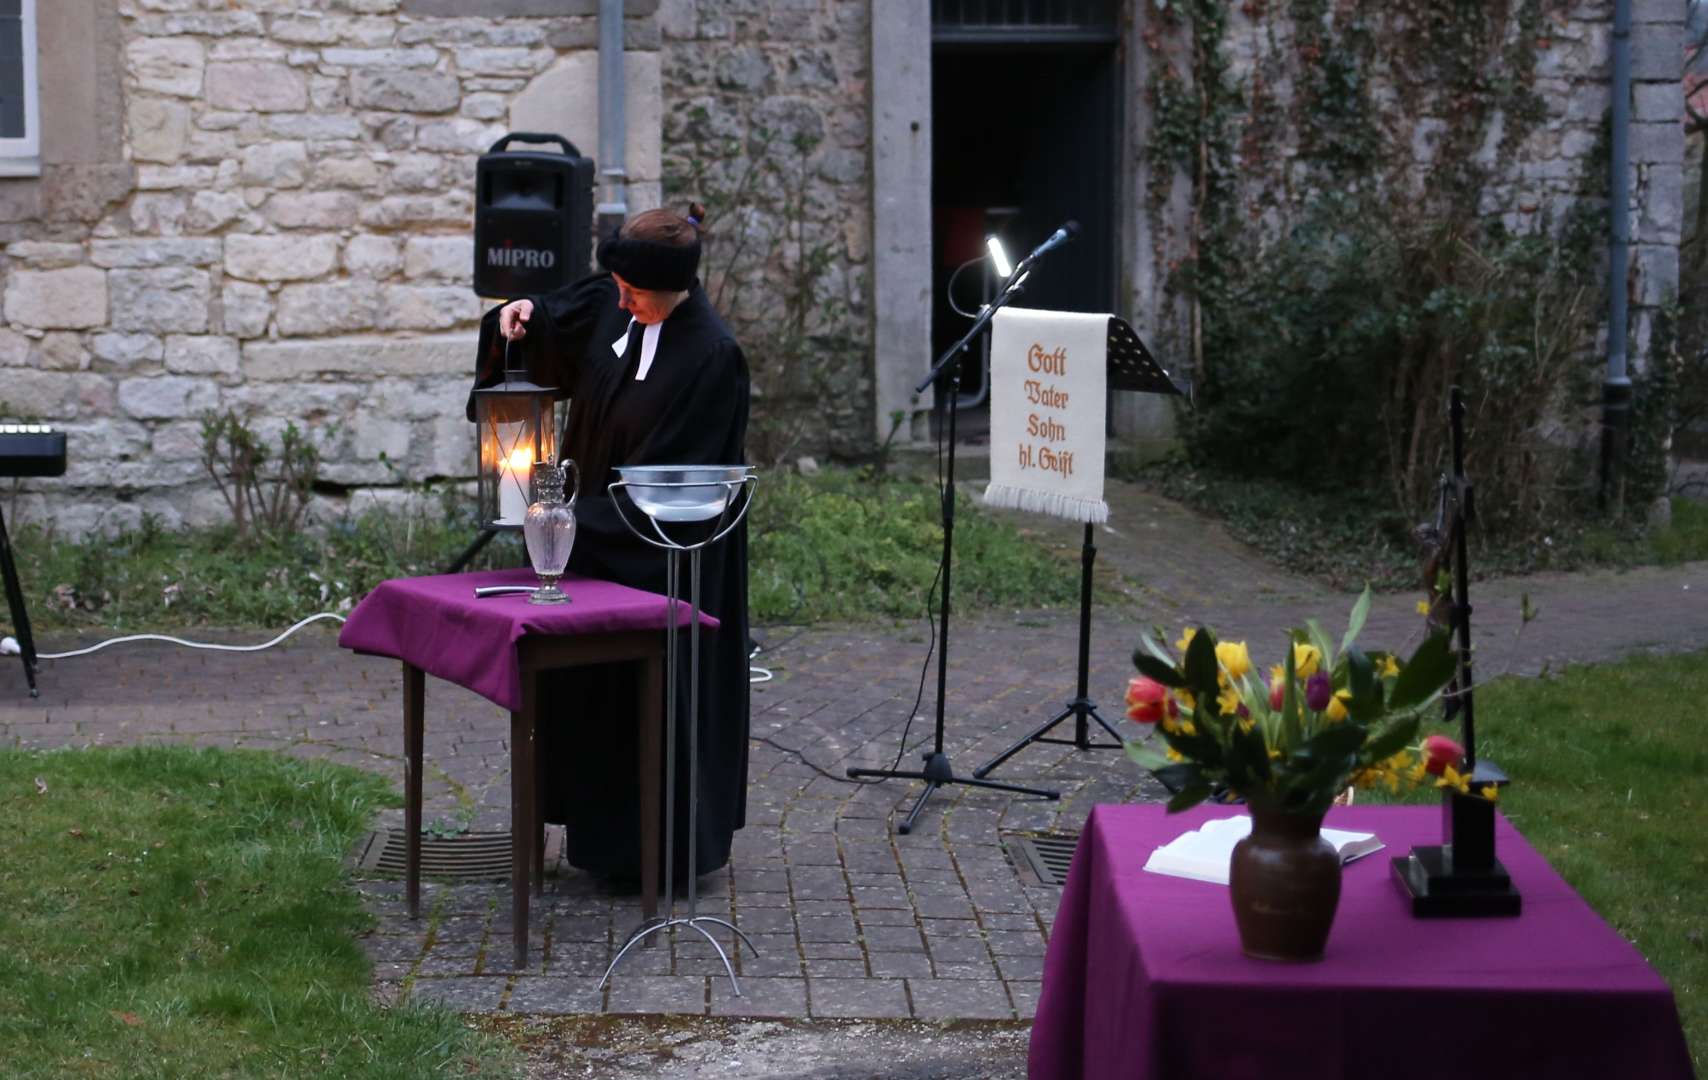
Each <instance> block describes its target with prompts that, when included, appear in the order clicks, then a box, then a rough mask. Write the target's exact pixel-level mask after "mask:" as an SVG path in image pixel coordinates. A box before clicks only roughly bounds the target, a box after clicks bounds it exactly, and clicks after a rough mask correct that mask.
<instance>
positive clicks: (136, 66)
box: [125, 37, 206, 98]
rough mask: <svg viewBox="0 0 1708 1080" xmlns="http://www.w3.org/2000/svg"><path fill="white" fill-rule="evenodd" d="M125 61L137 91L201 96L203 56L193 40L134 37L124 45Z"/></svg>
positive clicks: (199, 46) (200, 47)
mask: <svg viewBox="0 0 1708 1080" xmlns="http://www.w3.org/2000/svg"><path fill="white" fill-rule="evenodd" d="M125 60H126V61H127V63H128V64H129V67H130V74H131V78H132V79H133V80H134V81H135V83H136V87H137V89H139V90H147V91H149V92H150V93H154V94H169V95H171V96H173V97H184V98H199V97H201V96H202V68H203V66H204V63H205V60H206V56H205V53H204V51H203V49H202V43H201V42H200V41H197V40H196V39H195V38H146V37H145V38H135V39H133V40H132V41H131V43H130V44H129V45H127V46H125Z"/></svg>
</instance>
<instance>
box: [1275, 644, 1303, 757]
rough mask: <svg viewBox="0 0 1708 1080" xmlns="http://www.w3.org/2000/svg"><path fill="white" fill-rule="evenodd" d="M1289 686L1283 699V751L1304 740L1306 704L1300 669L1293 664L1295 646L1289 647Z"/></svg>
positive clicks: (1287, 677)
mask: <svg viewBox="0 0 1708 1080" xmlns="http://www.w3.org/2000/svg"><path fill="white" fill-rule="evenodd" d="M1284 675H1285V677H1286V679H1287V686H1286V688H1285V690H1284V691H1283V696H1282V698H1281V740H1282V743H1283V747H1282V749H1284V750H1285V749H1290V748H1297V747H1298V745H1299V743H1300V742H1301V741H1302V740H1303V738H1304V734H1305V730H1304V720H1303V719H1302V714H1301V712H1300V710H1301V708H1302V707H1303V705H1304V702H1302V701H1300V700H1299V677H1298V668H1297V667H1296V666H1295V664H1294V662H1293V646H1292V643H1291V642H1289V643H1288V645H1287V660H1286V671H1285V672H1284Z"/></svg>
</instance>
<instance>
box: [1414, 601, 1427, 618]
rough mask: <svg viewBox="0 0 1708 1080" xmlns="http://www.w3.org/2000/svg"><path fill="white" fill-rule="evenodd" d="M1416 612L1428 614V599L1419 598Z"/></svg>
mask: <svg viewBox="0 0 1708 1080" xmlns="http://www.w3.org/2000/svg"><path fill="white" fill-rule="evenodd" d="M1417 613H1418V614H1419V615H1428V614H1429V601H1428V600H1419V601H1418V602H1417Z"/></svg>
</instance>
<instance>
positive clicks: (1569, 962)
mask: <svg viewBox="0 0 1708 1080" xmlns="http://www.w3.org/2000/svg"><path fill="white" fill-rule="evenodd" d="M1239 812H1240V811H1239V809H1238V808H1236V807H1226V806H1214V807H1211V806H1199V807H1196V808H1194V809H1192V810H1189V811H1186V812H1184V813H1180V814H1175V815H1168V814H1166V813H1165V812H1164V811H1163V808H1162V807H1160V806H1098V807H1095V808H1093V810H1092V813H1091V817H1090V820H1089V821H1088V822H1087V824H1086V829H1085V831H1084V833H1082V834H1081V836H1080V840H1079V847H1078V850H1077V851H1076V852H1075V854H1074V860H1073V867H1072V870H1071V871H1070V872H1069V874H1068V881H1067V886H1066V887H1065V889H1064V890H1063V893H1062V902H1061V908H1060V909H1059V911H1058V913H1057V915H1056V922H1055V928H1054V931H1053V932H1052V933H1051V936H1050V946H1049V952H1048V955H1047V957H1046V960H1045V964H1044V985H1043V990H1042V995H1041V997H1040V999H1039V1002H1038V1012H1037V1017H1036V1019H1035V1020H1034V1022H1033V1026H1032V1044H1031V1056H1030V1068H1029V1071H1028V1076H1029V1078H1030V1080H1063V1078H1068V1077H1121V1078H1123V1080H1142V1078H1148V1077H1156V1078H1163V1077H1217V1078H1225V1080H1240V1078H1244V1077H1252V1078H1257V1077H1261V1078H1263V1080H1283V1078H1288V1077H1298V1078H1310V1080H1324V1078H1330V1077H1345V1078H1362V1077H1383V1078H1384V1080H1387V1078H1397V1077H1427V1078H1429V1080H1441V1078H1443V1077H1471V1076H1491V1077H1500V1078H1502V1080H1512V1078H1516V1077H1535V1076H1550V1077H1552V1076H1565V1077H1584V1076H1632V1077H1637V1076H1641V1077H1645V1078H1649V1080H1667V1078H1675V1077H1689V1076H1691V1075H1692V1068H1691V1064H1690V1056H1689V1052H1688V1050H1687V1048H1686V1045H1685V1040H1684V1033H1683V1030H1682V1029H1681V1027H1680V1025H1679V1020H1678V1011H1677V1008H1676V1006H1675V1005H1674V1002H1673V997H1672V992H1671V990H1669V989H1668V988H1667V985H1666V983H1665V982H1664V981H1662V980H1661V978H1660V976H1658V975H1657V974H1655V972H1654V970H1653V969H1651V968H1650V967H1649V965H1648V963H1647V962H1646V961H1645V960H1644V959H1643V957H1642V956H1641V955H1640V954H1639V953H1638V952H1637V950H1636V949H1635V948H1633V947H1632V946H1631V944H1630V943H1629V942H1627V941H1626V940H1625V939H1624V938H1622V937H1620V936H1619V935H1618V934H1617V933H1616V932H1615V931H1614V930H1613V929H1612V928H1611V927H1609V926H1608V925H1607V924H1606V923H1604V922H1602V920H1601V918H1600V917H1599V916H1598V915H1596V913H1595V912H1594V911H1593V910H1592V909H1591V908H1590V907H1589V905H1588V904H1587V903H1585V902H1584V901H1583V899H1582V898H1580V897H1579V896H1578V895H1577V893H1575V892H1573V891H1572V889H1571V887H1570V886H1569V885H1567V884H1566V883H1565V881H1564V880H1562V879H1561V878H1560V876H1559V875H1558V874H1556V873H1555V872H1554V871H1553V869H1552V868H1550V867H1549V866H1548V864H1547V862H1545V861H1544V860H1543V859H1542V857H1541V856H1539V855H1538V854H1537V853H1536V852H1535V850H1534V849H1532V848H1531V847H1530V845H1529V844H1527V843H1526V842H1525V841H1524V838H1523V837H1522V836H1520V835H1519V834H1518V831H1517V830H1516V829H1514V828H1513V827H1512V826H1511V825H1510V824H1509V823H1508V822H1507V821H1506V820H1505V818H1500V819H1499V824H1498V832H1497V838H1496V845H1497V848H1496V850H1497V853H1498V854H1499V856H1500V859H1501V861H1502V862H1503V863H1504V864H1505V865H1506V867H1507V870H1508V871H1509V872H1510V873H1511V874H1512V878H1513V882H1514V884H1515V885H1516V886H1517V888H1518V890H1519V891H1520V892H1521V893H1522V894H1523V896H1524V912H1523V914H1522V915H1520V916H1518V917H1516V918H1481V919H1418V918H1413V917H1412V915H1411V914H1410V913H1409V908H1408V906H1407V902H1406V901H1405V900H1404V899H1403V898H1402V896H1401V894H1400V892H1399V890H1398V889H1397V888H1396V887H1395V885H1394V883H1393V881H1392V871H1391V870H1390V869H1389V866H1388V859H1389V858H1390V857H1392V856H1397V855H1404V854H1405V853H1406V852H1408V851H1410V850H1411V848H1412V846H1413V845H1414V844H1432V843H1440V840H1441V813H1440V811H1439V810H1438V809H1436V808H1433V807H1398V806H1377V807H1337V808H1335V809H1334V810H1333V811H1331V812H1330V814H1329V817H1328V820H1327V822H1326V823H1327V824H1328V825H1330V826H1331V827H1334V828H1338V829H1354V830H1359V831H1364V832H1373V833H1375V834H1376V835H1377V837H1378V838H1379V839H1381V840H1382V841H1383V842H1384V843H1385V844H1386V845H1387V848H1386V849H1385V850H1383V851H1380V852H1377V853H1376V854H1374V855H1371V856H1368V857H1366V858H1364V859H1361V860H1358V861H1355V862H1353V863H1351V864H1349V865H1348V866H1347V867H1346V868H1345V874H1344V878H1343V884H1342V889H1341V898H1340V907H1339V909H1338V913H1337V914H1336V916H1335V921H1334V929H1333V931H1332V932H1331V933H1330V935H1329V940H1328V948H1327V952H1326V955H1325V956H1324V958H1323V959H1322V960H1321V961H1320V962H1317V963H1312V964H1280V963H1274V962H1265V961H1259V960H1250V959H1247V958H1246V957H1245V956H1244V955H1243V954H1241V952H1240V949H1239V935H1238V932H1237V931H1236V930H1235V928H1234V921H1233V911H1232V908H1231V906H1230V905H1229V901H1228V890H1227V887H1226V886H1225V885H1214V884H1210V883H1207V882H1201V881H1189V880H1186V879H1182V878H1174V877H1166V876H1164V875H1161V874H1151V873H1146V872H1145V871H1144V870H1143V869H1142V867H1143V865H1144V862H1145V859H1146V858H1148V857H1149V855H1150V853H1151V851H1152V850H1153V849H1154V848H1156V847H1157V846H1159V845H1161V844H1164V843H1167V842H1168V841H1169V840H1172V839H1173V838H1174V837H1176V836H1178V835H1180V834H1181V833H1183V832H1185V831H1187V830H1188V829H1193V828H1196V827H1197V826H1198V825H1200V824H1202V823H1203V822H1204V821H1206V820H1208V819H1210V818H1213V817H1224V816H1228V815H1230V814H1235V813H1239Z"/></svg>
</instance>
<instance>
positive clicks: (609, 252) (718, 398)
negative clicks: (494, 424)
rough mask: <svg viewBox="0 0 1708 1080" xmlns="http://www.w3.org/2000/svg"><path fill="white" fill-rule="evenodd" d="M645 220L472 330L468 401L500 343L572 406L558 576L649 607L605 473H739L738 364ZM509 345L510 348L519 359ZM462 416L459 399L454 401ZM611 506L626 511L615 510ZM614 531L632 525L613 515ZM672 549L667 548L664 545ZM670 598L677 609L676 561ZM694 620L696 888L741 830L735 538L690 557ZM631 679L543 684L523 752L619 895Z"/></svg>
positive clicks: (687, 266)
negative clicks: (617, 589) (714, 624)
mask: <svg viewBox="0 0 1708 1080" xmlns="http://www.w3.org/2000/svg"><path fill="white" fill-rule="evenodd" d="M703 213H704V211H702V210H700V208H699V207H697V206H695V207H693V208H692V209H691V210H690V212H689V216H688V217H687V218H683V217H681V216H679V215H677V214H675V213H673V212H671V211H668V210H651V211H647V212H646V213H643V214H639V215H636V216H635V217H634V218H632V219H630V220H629V221H628V222H627V223H626V224H625V225H624V226H623V228H622V230H621V231H620V232H619V233H618V235H617V237H616V238H615V239H613V240H607V241H606V242H605V243H603V244H601V245H600V247H599V262H600V265H601V266H603V267H605V269H606V270H607V271H609V273H603V274H596V275H593V276H592V277H587V278H583V279H582V280H580V281H577V282H574V283H573V284H571V285H568V286H566V287H564V288H562V289H560V290H558V291H557V292H554V293H550V294H548V295H545V296H540V297H535V298H531V299H527V300H517V301H514V302H512V303H510V304H507V305H504V306H503V307H501V308H497V309H495V310H493V311H491V312H488V313H487V316H486V318H485V319H484V320H483V321H482V323H481V333H480V352H479V356H480V363H479V367H478V372H477V375H476V379H475V385H476V386H477V387H480V386H487V385H491V384H493V383H496V382H497V381H499V379H500V378H501V377H502V373H503V369H504V363H503V350H504V339H505V338H509V340H510V341H511V342H512V345H511V348H513V349H514V348H521V349H523V350H524V352H525V353H526V360H527V365H528V370H529V372H530V377H531V378H532V379H533V381H535V382H537V383H539V384H540V385H542V386H554V387H557V388H558V393H559V394H560V395H565V396H568V397H569V399H570V405H569V415H568V419H567V421H566V423H565V436H564V440H563V443H562V445H561V446H560V447H559V457H560V459H561V458H569V459H571V460H573V461H574V462H575V463H576V464H577V465H578V466H579V467H580V470H581V493H580V497H579V498H578V499H577V500H576V503H575V519H576V537H575V546H574V548H573V549H572V551H571V554H570V561H569V569H570V570H571V571H572V572H574V573H577V574H583V575H586V576H588V577H595V578H602V579H604V580H606V581H615V582H618V583H620V584H623V585H630V586H633V587H635V588H639V589H646V590H648V591H650V592H657V593H663V592H664V591H665V553H664V552H663V551H661V550H660V549H658V548H655V547H652V546H650V545H648V544H646V543H644V542H642V541H641V540H639V539H638V538H637V537H635V535H634V534H633V533H631V532H630V531H629V529H628V527H627V526H626V525H624V524H623V522H622V520H621V519H619V518H618V516H617V511H616V509H615V508H614V507H613V506H612V500H611V497H610V496H609V495H608V494H607V492H606V485H607V484H609V483H611V482H612V481H614V480H616V479H617V474H616V471H615V466H618V465H732V464H741V463H743V462H745V460H746V457H745V455H744V447H743V443H744V440H745V438H746V433H747V403H748V371H747V359H746V357H745V356H743V355H742V351H741V346H740V345H738V344H736V341H735V338H734V336H733V335H732V334H731V333H730V331H729V328H728V327H726V326H725V325H724V323H723V320H722V319H720V318H719V317H718V314H717V312H716V311H714V310H713V309H712V306H711V304H710V302H709V301H708V300H707V298H706V295H705V292H704V290H703V289H702V288H701V287H700V283H699V280H698V279H697V278H696V277H695V271H696V270H697V268H698V264H699V256H700V238H699V220H700V216H701V215H703ZM524 342H525V344H524ZM468 407H469V417H470V419H473V417H474V398H473V396H472V395H471V396H470V398H469V406H468ZM625 498H626V497H625ZM623 510H624V511H625V512H626V513H627V514H628V515H629V520H631V521H634V522H635V523H636V524H644V520H643V517H642V515H641V514H640V513H639V512H638V511H637V510H635V509H634V508H633V506H632V505H626V506H624V507H623ZM672 535H673V536H678V538H683V537H681V536H680V535H679V534H677V533H675V532H673V533H672ZM682 565H683V573H682V576H681V582H680V589H681V591H682V594H683V599H684V600H686V599H687V590H688V574H687V559H686V558H684V559H683V560H682ZM700 603H701V607H702V608H703V609H704V610H705V611H706V612H707V613H708V614H711V615H713V616H716V617H717V619H718V620H719V627H718V630H717V631H716V632H715V633H706V632H703V633H702V635H701V639H700V648H701V652H700V692H699V714H700V715H699V726H700V740H699V742H700V746H699V778H698V779H699V812H698V814H697V815H696V817H697V822H696V825H697V831H698V836H697V837H696V843H695V848H696V859H695V861H696V863H697V864H698V865H697V866H696V867H695V868H694V872H695V873H696V874H706V873H710V872H711V871H713V870H716V869H717V868H719V867H721V866H723V865H724V864H725V863H727V862H728V861H729V851H730V841H731V839H732V836H733V833H734V832H735V830H736V829H739V828H741V827H742V825H743V824H744V822H745V818H746V801H747V738H748V670H747V531H746V525H745V523H744V524H743V525H742V526H741V527H740V528H738V529H736V530H734V531H732V532H731V533H730V534H729V535H728V536H726V537H725V538H724V539H723V540H721V541H720V542H718V543H717V544H715V545H713V546H711V547H709V548H707V549H705V550H704V551H703V552H702V554H701V578H700ZM679 655H680V656H681V658H682V662H681V663H680V664H679V665H678V668H679V670H678V672H677V676H678V678H677V695H678V697H677V702H678V705H677V716H678V729H677V761H678V771H677V776H676V785H677V792H676V808H677V823H676V830H675V845H674V847H675V852H676V857H675V861H676V867H675V872H676V875H677V878H678V879H679V880H680V879H681V878H682V877H683V875H684V874H685V873H686V871H687V848H688V844H687V840H688V832H687V828H688V824H687V807H688V765H687V762H688V725H687V702H688V689H689V672H688V663H687V648H686V640H685V638H684V641H683V647H682V649H681V651H680V653H679ZM634 687H635V678H634V672H633V669H632V667H631V666H629V665H611V666H608V667H604V668H582V669H578V670H575V671H567V672H558V673H556V674H555V675H554V676H553V677H552V678H551V679H550V680H549V681H548V682H547V684H546V688H545V692H546V694H547V699H546V709H547V713H546V715H547V716H548V717H550V719H549V720H548V722H546V723H545V724H544V725H543V726H542V727H541V729H540V733H539V736H538V739H539V742H538V744H537V747H536V752H537V754H538V755H539V761H540V762H541V770H540V777H541V788H542V797H543V801H544V818H545V820H546V821H550V822H561V823H563V824H564V825H566V826H567V828H566V829H565V848H564V850H565V855H566V857H567V858H568V860H569V862H570V863H571V864H572V865H575V866H578V867H581V868H582V869H584V870H587V871H589V872H591V873H594V874H598V875H601V876H604V877H610V878H618V879H634V878H638V877H639V876H640V820H639V816H638V811H639V808H638V806H637V800H636V798H635V781H634V762H635V760H636V756H637V754H638V752H639V751H638V746H637V739H636V731H635V726H636V717H637V712H638V710H637V707H636V702H635V700H634V693H635V690H634Z"/></svg>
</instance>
